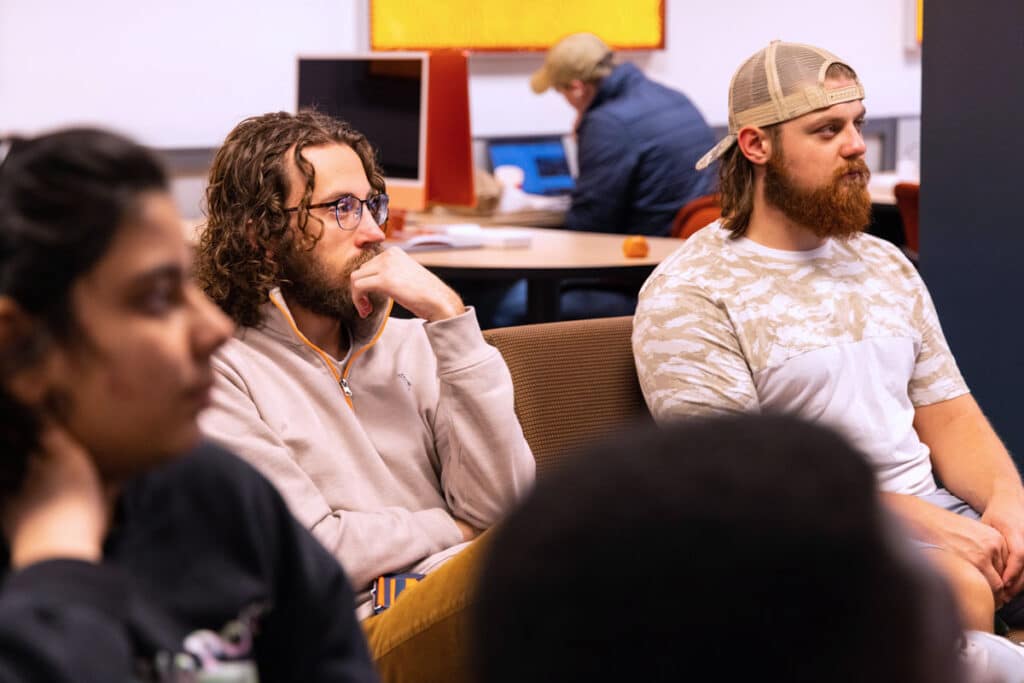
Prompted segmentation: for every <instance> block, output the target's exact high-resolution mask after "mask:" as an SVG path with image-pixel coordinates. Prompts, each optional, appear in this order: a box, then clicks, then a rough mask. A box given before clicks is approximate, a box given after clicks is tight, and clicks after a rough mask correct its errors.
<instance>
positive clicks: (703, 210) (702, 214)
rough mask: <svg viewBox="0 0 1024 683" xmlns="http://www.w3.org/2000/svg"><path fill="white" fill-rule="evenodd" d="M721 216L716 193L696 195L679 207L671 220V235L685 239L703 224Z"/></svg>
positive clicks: (720, 206)
mask: <svg viewBox="0 0 1024 683" xmlns="http://www.w3.org/2000/svg"><path fill="white" fill-rule="evenodd" d="M721 217H722V205H721V204H720V203H719V201H718V195H717V194H709V195H705V196H703V197H697V198H696V199H693V200H691V201H689V202H687V204H686V205H685V206H684V207H683V208H681V209H679V213H677V214H676V217H675V218H674V219H673V220H672V231H671V232H670V233H669V234H670V235H671V236H672V237H679V238H680V239H686V238H687V237H689V236H690V235H692V234H693V233H695V232H697V231H698V230H700V229H701V228H703V227H704V226H705V225H708V224H709V223H713V222H714V221H717V220H718V219H719V218H721Z"/></svg>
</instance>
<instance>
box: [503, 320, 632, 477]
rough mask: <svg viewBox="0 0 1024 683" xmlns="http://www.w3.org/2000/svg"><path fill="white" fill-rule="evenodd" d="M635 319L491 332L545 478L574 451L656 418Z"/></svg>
mask: <svg viewBox="0 0 1024 683" xmlns="http://www.w3.org/2000/svg"><path fill="white" fill-rule="evenodd" d="M632 334H633V317H632V316H623V317H617V318H590V319H587V320H573V321H562V322H555V323H538V324H534V325H521V326H519V327H497V328H494V329H491V330H485V331H484V339H486V340H487V343H488V344H491V345H492V346H495V347H497V349H498V351H500V352H501V355H502V356H503V357H504V358H505V363H506V364H507V365H508V369H509V372H510V373H511V375H512V384H513V385H514V387H515V410H516V416H517V417H518V418H519V422H520V424H521V425H522V426H523V435H524V436H525V437H526V441H527V443H529V444H530V448H531V450H533V456H534V458H536V460H537V476H538V477H539V478H544V477H545V476H547V474H548V473H550V472H552V471H554V470H555V469H557V468H558V467H559V466H560V465H561V464H562V463H564V462H565V458H566V457H567V456H568V455H569V454H571V453H572V452H574V451H576V450H578V449H580V448H582V447H584V446H586V445H587V444H589V443H591V442H593V441H594V440H596V439H598V438H600V437H602V436H605V435H607V434H610V433H614V432H616V431H617V430H618V429H621V428H623V427H625V426H627V425H630V424H633V423H634V422H637V421H649V420H650V419H651V417H650V413H649V412H648V411H647V404H646V403H645V402H644V397H643V394H642V393H641V391H640V382H639V380H638V379H637V376H636V366H635V365H634V364H633V345H632V342H631V336H632Z"/></svg>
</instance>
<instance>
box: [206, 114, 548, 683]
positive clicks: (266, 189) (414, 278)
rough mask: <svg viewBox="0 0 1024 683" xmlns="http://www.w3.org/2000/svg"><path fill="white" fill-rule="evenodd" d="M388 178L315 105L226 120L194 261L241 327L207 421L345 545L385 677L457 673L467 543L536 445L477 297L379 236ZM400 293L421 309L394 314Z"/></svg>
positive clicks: (512, 488) (220, 368) (487, 521)
mask: <svg viewBox="0 0 1024 683" xmlns="http://www.w3.org/2000/svg"><path fill="white" fill-rule="evenodd" d="M385 192H386V188H385V186H384V180H383V177H382V175H381V173H380V171H379V169H378V168H377V166H376V162H375V158H374V151H373V149H372V147H371V146H370V143H369V142H368V141H367V140H366V138H365V137H364V136H363V135H361V134H360V133H358V132H356V131H354V130H352V129H351V128H350V127H349V126H348V125H347V124H344V123H342V122H339V121H336V120H334V119H331V118H330V117H328V116H325V115H323V114H318V113H315V112H302V113H300V114H297V115H292V114H287V113H283V112H282V113H276V114H266V115H263V116H257V117H253V118H250V119H246V120H245V121H243V122H241V123H240V124H239V125H238V126H237V127H236V128H235V129H234V130H233V131H232V132H231V133H230V134H229V135H228V137H227V139H226V140H225V142H224V145H223V146H222V147H221V148H220V150H219V151H218V153H217V156H216V158H215V159H214V162H213V166H212V168H211V171H210V182H209V187H208V189H207V204H208V214H209V215H208V222H207V225H206V227H205V229H204V231H203V233H202V235H201V238H200V241H199V246H198V250H197V258H196V274H197V278H198V280H199V282H200V284H201V286H202V287H203V288H204V290H205V291H206V293H207V294H208V295H209V296H210V297H211V298H212V299H213V300H214V301H215V302H217V303H218V304H219V305H220V307H221V308H222V309H224V311H225V312H226V313H227V314H228V315H230V316H231V317H232V318H233V319H234V320H235V322H236V323H237V324H238V331H237V333H236V334H235V338H234V339H232V340H230V341H229V342H228V343H227V344H225V345H224V347H222V350H221V351H220V352H219V353H218V354H217V355H216V356H215V358H214V362H213V365H214V370H215V372H216V380H215V388H214V392H213V405H212V407H211V408H210V410H208V411H207V412H206V413H205V414H204V416H203V419H202V426H203V429H204V431H205V432H206V434H207V435H208V436H210V437H211V438H213V439H214V440H216V441H218V442H221V443H223V444H226V445H229V446H230V447H231V448H232V449H233V450H234V451H235V452H237V453H239V454H240V455H241V456H243V457H245V458H246V459H247V460H249V461H250V462H251V463H252V464H254V465H255V466H256V467H257V468H259V469H260V470H261V471H262V472H263V473H264V474H265V475H266V476H267V477H268V478H269V479H270V480H271V481H272V482H274V483H275V484H276V485H277V487H278V489H279V490H280V491H281V493H282V494H283V495H284V498H285V499H286V501H287V502H288V504H289V506H290V507H291V509H292V511H293V512H294V514H295V515H296V517H298V519H299V520H300V521H301V522H302V523H303V524H305V525H306V526H307V527H309V528H310V529H311V530H312V531H313V533H314V535H315V536H316V537H317V538H318V539H319V540H320V541H321V542H322V543H323V544H324V545H325V546H326V547H327V548H328V549H329V550H330V551H331V552H332V553H334V555H335V556H336V557H337V558H338V559H339V560H341V561H342V563H343V564H344V566H345V569H346V571H347V572H348V573H349V578H350V579H351V581H352V584H353V586H355V588H356V589H357V591H359V596H358V598H357V603H358V605H357V608H356V609H357V614H358V616H359V617H360V618H361V619H364V622H363V623H364V627H365V631H366V634H367V637H368V640H369V644H370V648H371V651H372V653H373V655H374V658H375V660H376V663H377V665H378V667H379V669H380V671H381V674H382V676H383V677H384V679H385V680H409V679H410V676H411V677H413V678H415V680H418V681H432V680H438V681H441V680H444V681H457V680H461V679H462V677H463V676H464V673H463V669H464V666H463V662H462V655H461V650H460V649H459V648H456V647H454V646H455V645H456V644H458V643H460V642H462V641H464V640H465V637H466V635H465V632H464V629H465V626H464V620H463V619H462V616H461V615H462V614H463V612H464V609H463V608H464V607H465V606H466V605H467V604H468V602H469V600H471V595H470V594H469V593H470V591H469V588H468V587H469V586H470V585H471V581H472V578H473V576H474V571H473V569H472V567H473V557H474V556H475V555H476V554H477V553H478V552H479V551H478V549H477V547H476V544H474V545H472V546H470V547H469V548H468V549H467V550H465V551H463V549H464V548H466V546H467V545H469V542H470V541H472V540H473V539H474V538H476V537H477V536H478V535H479V534H480V533H481V532H482V531H484V530H486V529H487V528H489V527H490V526H492V525H493V524H494V523H495V522H497V521H498V520H499V519H500V518H501V517H502V515H503V514H504V513H505V512H506V511H507V510H508V509H509V507H510V506H511V505H512V504H513V503H514V502H515V501H516V500H517V499H518V498H519V497H520V496H521V495H522V494H523V493H524V491H525V490H526V489H527V488H528V487H529V486H530V485H531V483H532V481H533V476H534V460H533V456H532V454H531V452H530V449H529V446H528V445H527V444H526V441H525V439H524V437H523V433H522V429H521V428H520V426H519V422H518V420H517V419H516V416H515V412H514V410H513V396H512V380H511V377H510V375H509V372H508V368H507V367H506V366H505V363H504V361H503V359H502V357H501V355H500V354H499V353H498V351H497V350H496V349H495V348H493V347H491V346H489V345H488V344H487V343H486V342H485V341H484V339H483V336H482V334H481V332H480V327H479V325H478V323H477V320H476V316H475V313H474V311H473V309H472V308H467V307H466V306H465V305H463V302H462V300H461V299H460V298H459V296H458V295H457V294H456V293H455V292H454V291H453V290H452V289H451V288H450V287H448V286H447V285H445V284H444V283H443V282H442V281H441V280H439V279H438V278H437V277H436V276H434V275H433V274H432V273H430V272H429V271H427V270H426V269H425V268H423V267H422V266H420V265H419V264H418V263H416V262H415V261H414V260H413V259H412V258H411V257H409V256H408V255H407V254H405V252H403V251H401V250H399V249H384V248H383V246H382V242H383V240H384V232H383V226H384V225H385V223H386V221H387V209H388V199H387V194H386V193H385ZM392 301H394V302H397V303H399V304H400V305H401V306H403V307H404V308H406V309H407V310H409V311H411V312H412V313H413V314H414V315H416V316H417V317H418V319H415V320H400V319H392V318H389V312H390V310H391V302H392ZM460 551H463V552H460ZM442 565H443V566H442ZM435 569H437V571H436V572H434V570H435ZM428 574H429V575H428ZM394 575H400V576H394ZM423 575H428V576H425V578H424V576H423ZM403 585H404V586H412V587H411V588H406V591H405V592H404V593H402V594H401V600H400V601H397V602H395V603H394V605H393V606H391V604H390V603H391V602H392V600H393V599H395V598H397V597H398V588H400V587H401V586H403ZM371 586H374V587H376V588H377V589H378V591H377V593H376V594H375V595H374V596H373V599H372V600H371V593H370V588H371ZM439 644H445V648H444V649H445V650H446V652H445V653H444V655H443V656H442V655H441V653H439V652H438V651H437V647H439ZM453 650H454V652H453Z"/></svg>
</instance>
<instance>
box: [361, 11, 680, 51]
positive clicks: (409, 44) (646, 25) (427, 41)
mask: <svg viewBox="0 0 1024 683" xmlns="http://www.w3.org/2000/svg"><path fill="white" fill-rule="evenodd" d="M579 31H590V32H592V33H596V34H597V35H599V36H601V38H602V39H603V40H604V41H605V42H606V43H608V44H609V45H611V46H612V47H614V48H617V49H620V50H629V49H633V50H655V49H661V48H664V47H665V3H664V0H631V1H630V2H622V0H561V1H560V2H550V0H486V1H485V2H481V1H480V0H445V2H437V1H436V0H370V44H371V48H372V49H374V50H439V49H446V48H455V49H463V50H482V51H496V52H497V51H513V50H546V49H548V48H549V47H550V46H551V45H552V44H553V43H555V42H556V41H558V39H560V38H562V37H563V36H565V35H567V34H569V33H576V32H579Z"/></svg>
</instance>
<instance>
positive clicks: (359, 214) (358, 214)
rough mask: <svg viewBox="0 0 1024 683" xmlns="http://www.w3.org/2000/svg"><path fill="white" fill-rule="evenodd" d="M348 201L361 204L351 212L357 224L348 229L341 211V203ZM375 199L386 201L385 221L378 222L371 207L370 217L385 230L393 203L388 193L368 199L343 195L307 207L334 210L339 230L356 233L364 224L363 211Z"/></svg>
mask: <svg viewBox="0 0 1024 683" xmlns="http://www.w3.org/2000/svg"><path fill="white" fill-rule="evenodd" d="M346 199H354V200H356V201H357V202H359V208H357V209H353V210H352V212H351V213H353V214H355V223H353V224H352V227H351V228H346V227H345V226H344V225H342V224H341V211H340V210H339V209H340V207H341V203H342V202H343V201H345V200H346ZM375 199H382V200H383V201H384V205H383V206H382V207H381V209H380V210H381V211H382V212H383V214H384V215H383V220H377V216H374V211H373V207H372V206H371V207H370V215H371V216H373V220H374V221H376V223H377V226H378V227H381V228H383V227H384V226H385V225H386V224H387V222H388V215H389V213H390V210H389V204H390V202H391V197H389V196H388V193H387V192H378V193H377V194H372V195H370V196H369V197H367V198H366V199H360V198H359V197H357V196H355V195H354V194H343V195H341V196H340V197H338V198H337V199H335V200H334V201H330V202H321V203H319V204H310V205H309V206H308V207H307V210H312V209H327V208H330V209H333V211H332V213H333V214H334V221H335V222H336V223H337V224H338V229H339V230H344V231H345V232H355V231H356V230H358V229H359V224H360V223H362V222H363V209H364V208H366V206H367V205H368V203H369V202H371V201H373V200H375ZM301 208H302V207H301V206H293V207H291V208H290V209H285V212H286V213H292V212H293V211H298V210H299V209H301Z"/></svg>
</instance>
